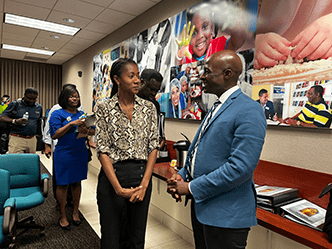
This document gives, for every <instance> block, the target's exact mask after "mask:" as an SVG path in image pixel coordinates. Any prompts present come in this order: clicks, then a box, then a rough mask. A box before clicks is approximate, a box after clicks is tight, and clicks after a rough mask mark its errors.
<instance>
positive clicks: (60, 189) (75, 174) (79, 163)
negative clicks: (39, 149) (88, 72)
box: [49, 87, 94, 230]
mask: <svg viewBox="0 0 332 249" xmlns="http://www.w3.org/2000/svg"><path fill="white" fill-rule="evenodd" d="M59 105H60V106H61V107H62V109H59V110H56V111H54V112H53V113H52V115H51V117H50V121H49V122H50V134H51V137H52V139H58V143H57V145H56V147H55V150H54V171H55V172H54V174H55V178H56V179H57V190H56V196H57V200H58V203H59V208H60V219H59V221H58V225H59V226H60V227H61V228H62V229H63V230H70V229H71V227H70V223H69V222H68V220H67V217H66V212H65V206H66V198H67V190H68V186H69V185H70V186H71V190H72V194H73V202H74V210H73V217H72V219H73V220H72V223H73V225H76V226H78V225H80V224H81V220H80V218H79V212H78V207H79V202H80V197H81V181H82V180H84V179H86V178H87V171H88V150H87V148H86V145H85V141H86V139H85V137H86V136H90V135H94V128H93V127H89V128H88V127H86V125H85V123H84V119H83V118H82V115H83V114H84V113H83V112H82V111H78V110H77V107H79V106H80V105H81V102H80V96H79V93H78V91H77V90H76V88H72V87H66V88H65V89H64V90H63V91H62V92H61V94H60V96H59ZM78 134H79V137H80V138H77V137H78V136H77V135H78Z"/></svg>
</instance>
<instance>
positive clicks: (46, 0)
mask: <svg viewBox="0 0 332 249" xmlns="http://www.w3.org/2000/svg"><path fill="white" fill-rule="evenodd" d="M13 1H15V2H20V3H25V4H29V5H34V6H37V7H42V8H46V9H52V8H53V7H54V5H55V3H56V2H57V0H43V1H40V0H13Z"/></svg>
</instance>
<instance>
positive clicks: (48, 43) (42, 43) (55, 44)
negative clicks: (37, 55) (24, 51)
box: [32, 37, 67, 51]
mask: <svg viewBox="0 0 332 249" xmlns="http://www.w3.org/2000/svg"><path fill="white" fill-rule="evenodd" d="M66 44H67V41H66V42H61V41H58V39H56V40H55V39H54V41H52V40H49V39H43V38H40V37H37V38H36V40H35V41H34V42H33V43H32V45H33V46H34V47H36V48H37V47H38V46H39V47H38V48H41V47H48V48H50V50H52V51H57V50H58V49H60V48H62V47H63V46H64V45H66Z"/></svg>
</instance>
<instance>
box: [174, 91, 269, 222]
mask: <svg viewBox="0 0 332 249" xmlns="http://www.w3.org/2000/svg"><path fill="white" fill-rule="evenodd" d="M202 124H203V122H202ZM201 126H202V125H201ZM201 126H200V127H199V129H198V131H197V134H196V136H195V138H194V140H193V142H192V144H191V146H190V148H189V151H188V155H190V152H191V150H192V149H193V147H194V145H195V143H196V140H197V138H198V135H199V131H200V129H201ZM265 130H266V120H265V117H264V113H263V112H262V107H261V106H260V105H259V104H258V103H257V102H256V101H254V100H252V99H251V98H249V97H248V96H247V95H245V94H244V93H242V91H241V90H240V89H238V90H236V91H235V92H234V93H233V94H232V95H231V96H230V97H229V98H228V99H227V100H226V102H225V103H223V105H222V106H221V108H220V109H219V110H218V112H217V113H216V115H215V116H214V117H213V119H212V120H211V122H210V124H209V125H208V127H207V129H206V130H205V132H204V134H203V135H202V138H201V141H200V143H199V145H198V148H197V153H196V160H195V165H194V171H193V180H192V181H191V183H190V189H191V192H192V194H193V197H194V201H195V204H194V205H195V210H196V216H197V219H198V220H199V221H200V222H201V223H202V224H206V225H210V226H216V227H224V228H246V227H251V226H253V225H257V218H256V191H255V186H254V182H253V173H254V170H255V168H256V166H257V164H258V161H259V157H260V154H261V150H262V147H263V143H264V138H265ZM187 165H188V157H187V161H186V165H185V167H183V168H182V169H181V170H180V171H179V174H180V175H181V176H182V178H183V179H185V180H186V181H188V180H189V179H188V177H187V173H188V172H187Z"/></svg>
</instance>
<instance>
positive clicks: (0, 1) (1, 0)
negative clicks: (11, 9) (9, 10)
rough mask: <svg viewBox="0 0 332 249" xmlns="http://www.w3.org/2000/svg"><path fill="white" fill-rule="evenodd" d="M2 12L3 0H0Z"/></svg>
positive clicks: (1, 10)
mask: <svg viewBox="0 0 332 249" xmlns="http://www.w3.org/2000/svg"><path fill="white" fill-rule="evenodd" d="M0 12H3V0H0Z"/></svg>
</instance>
